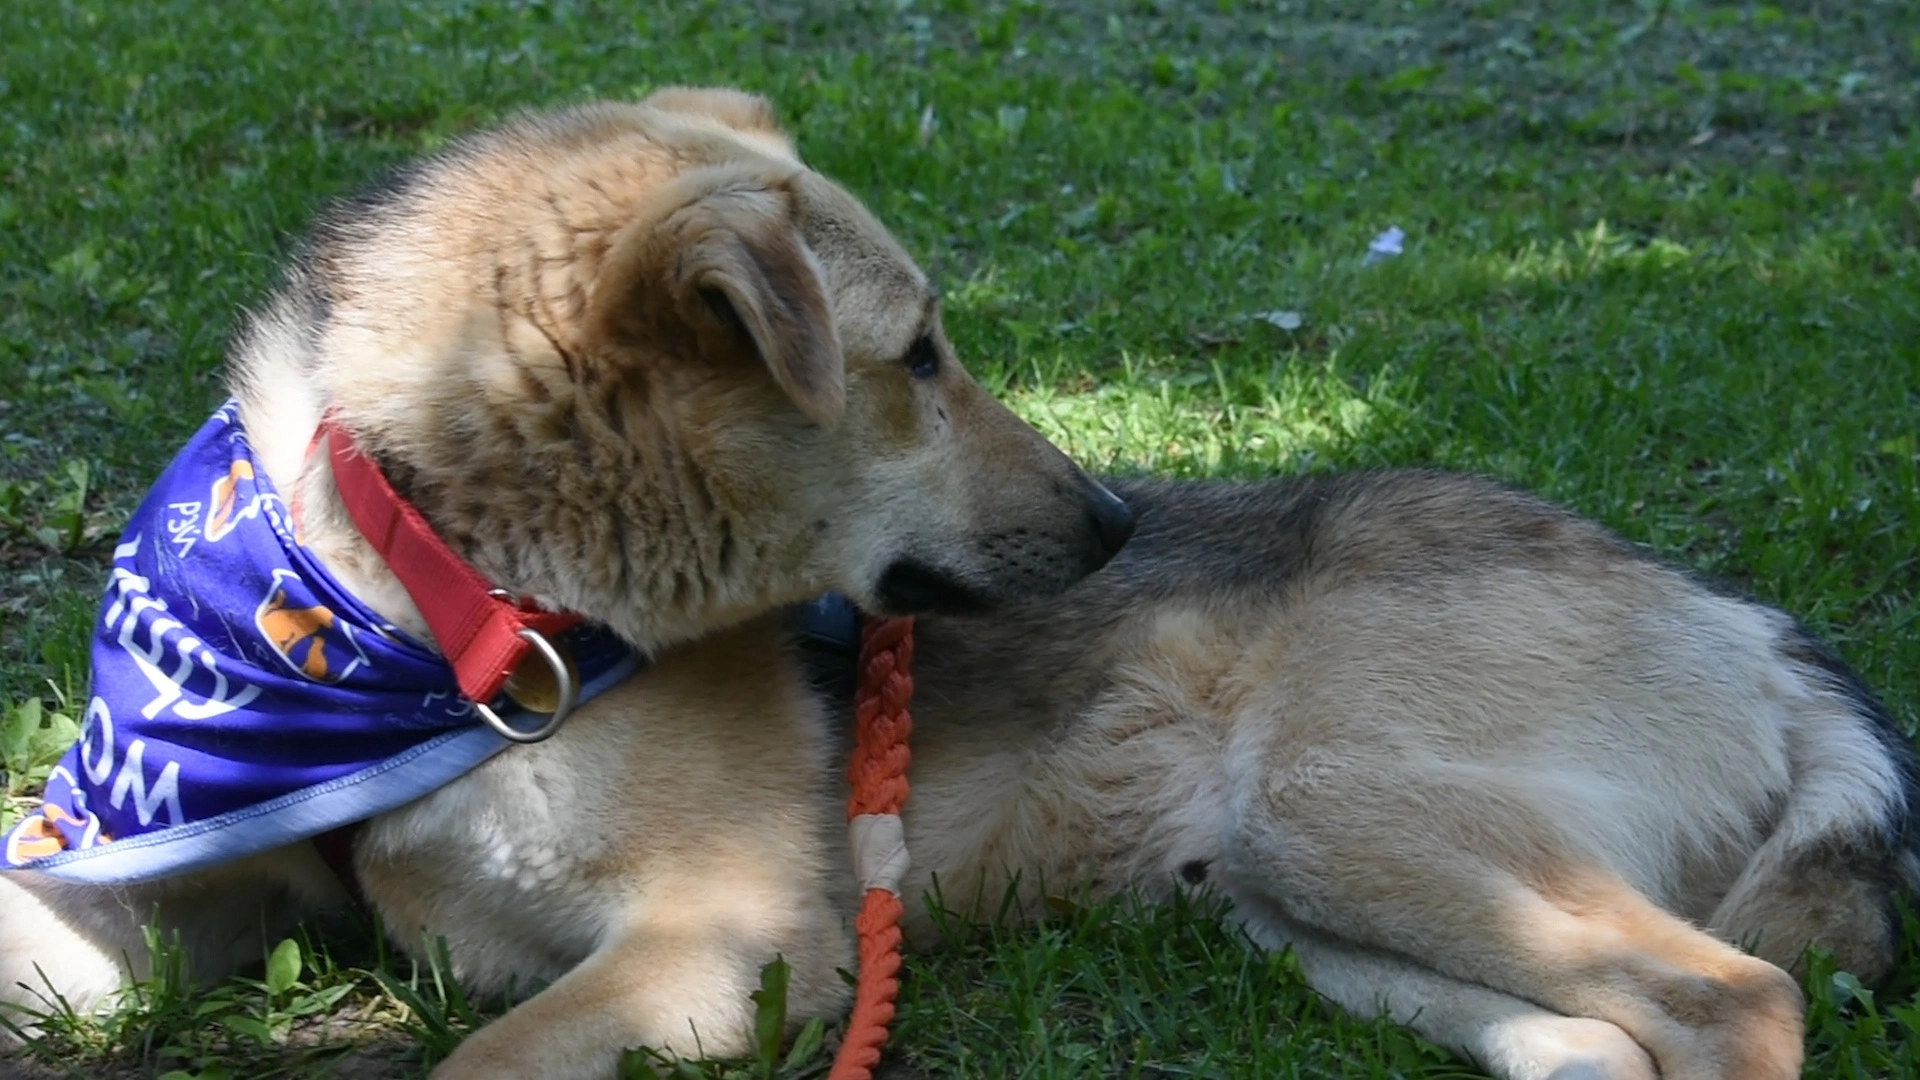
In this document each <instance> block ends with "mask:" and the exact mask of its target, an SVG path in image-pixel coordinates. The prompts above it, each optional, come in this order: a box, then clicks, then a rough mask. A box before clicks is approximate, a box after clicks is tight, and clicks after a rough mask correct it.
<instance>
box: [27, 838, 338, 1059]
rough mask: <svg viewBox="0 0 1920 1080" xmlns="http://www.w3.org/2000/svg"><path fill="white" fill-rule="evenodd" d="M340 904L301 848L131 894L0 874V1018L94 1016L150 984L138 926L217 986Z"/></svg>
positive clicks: (196, 976)
mask: <svg viewBox="0 0 1920 1080" xmlns="http://www.w3.org/2000/svg"><path fill="white" fill-rule="evenodd" d="M345 902H346V894H345V892H344V891H343V890H342V889H341V888H340V885H339V882H338V881H337V880H336V879H335V878H334V876H333V873H332V871H330V870H328V869H327V866H326V863H325V862H323V861H322V860H321V858H320V856H319V855H318V854H317V853H316V852H315V851H314V850H313V847H312V845H310V844H293V845H289V846H288V847H284V848H280V849H278V850H275V851H268V852H264V853H262V854H259V855H255V856H252V857H249V858H246V859H241V860H239V861H237V862H233V863H229V864H226V865H224V866H220V867H216V868H214V869H211V870H204V871H200V872H197V873H191V874H183V875H180V876H178V877H172V878H164V879H161V880H158V881H151V882H145V883H141V884H138V885H123V886H106V885H81V884H75V883H72V882H65V881H60V880H58V879H55V878H52V877H49V876H47V875H45V874H36V873H32V872H29V871H12V872H8V873H5V874H0V1009H4V1010H6V1015H7V1016H8V1017H9V1018H10V1019H12V1020H13V1021H14V1022H15V1023H16V1024H19V1025H20V1026H22V1027H23V1028H27V1029H29V1030H31V1029H32V1028H33V1027H34V1026H35V1024H34V1023H33V1019H34V1015H35V1014H43V1013H46V1012H48V1011H49V1010H50V1009H56V1008H61V1007H71V1008H73V1009H74V1010H76V1011H79V1012H82V1013H85V1012H90V1011H92V1010H94V1009H95V1008H96V1007H98V1006H99V1005H101V1004H102V1003H104V1002H105V1001H106V1000H107V999H108V998H110V997H111V996H112V995H113V993H114V992H115V991H117V990H119V989H120V988H121V986H123V985H124V984H125V983H127V982H128V981H129V980H144V979H147V978H150V977H151V976H152V974H153V955H152V951H151V950H150V949H149V947H148V943H147V934H148V931H149V929H151V930H152V931H153V932H154V933H155V934H156V936H157V937H158V938H159V939H160V941H161V942H162V944H163V945H164V946H165V947H169V948H171V947H174V946H178V948H179V949H180V952H181V954H182V959H183V960H184V961H185V964H186V973H187V975H188V976H189V977H190V978H191V979H193V980H195V981H208V980H214V979H219V978H221V977H223V976H225V975H226V974H227V973H229V972H231V971H233V970H234V969H235V968H237V967H239V966H240V965H242V964H245V963H247V962H249V961H254V960H259V959H261V958H263V957H264V956H265V955H266V952H267V950H268V949H271V948H272V947H273V945H274V942H275V941H276V940H278V938H279V937H280V936H281V935H283V934H285V933H287V932H288V931H289V930H291V929H292V927H293V926H294V924H295V923H296V922H298V921H299V920H300V919H301V918H302V917H304V916H306V915H309V914H312V913H314V912H316V911H321V910H325V909H327V908H329V907H338V906H340V905H342V904H344V903H345Z"/></svg>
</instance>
